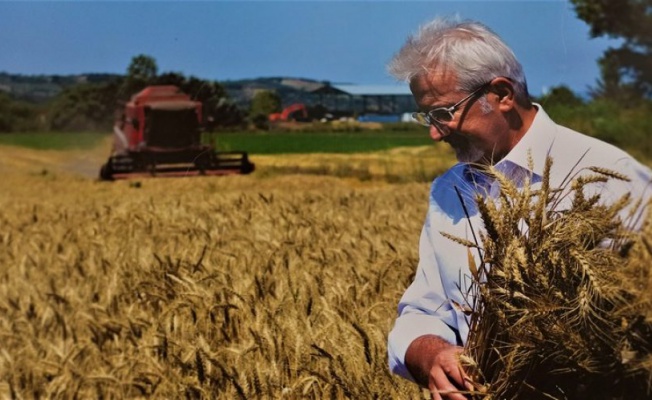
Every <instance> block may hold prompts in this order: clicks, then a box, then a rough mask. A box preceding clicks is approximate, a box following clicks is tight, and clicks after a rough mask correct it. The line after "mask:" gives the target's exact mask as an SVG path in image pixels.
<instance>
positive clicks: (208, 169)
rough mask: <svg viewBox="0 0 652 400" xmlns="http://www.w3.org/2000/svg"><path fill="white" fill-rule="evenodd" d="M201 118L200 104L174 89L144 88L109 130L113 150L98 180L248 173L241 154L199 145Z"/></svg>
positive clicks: (249, 169)
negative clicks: (111, 133)
mask: <svg viewBox="0 0 652 400" xmlns="http://www.w3.org/2000/svg"><path fill="white" fill-rule="evenodd" d="M201 115H202V104H201V103H200V102H198V101H193V100H191V99H190V97H189V96H188V95H186V94H185V93H183V92H181V90H180V89H179V88H178V87H176V86H149V87H147V88H145V89H143V90H142V91H140V92H139V93H137V94H135V95H134V96H132V97H131V100H130V101H129V102H128V103H127V105H126V107H125V109H124V114H123V116H122V118H120V120H119V121H117V122H116V124H115V126H114V127H113V134H114V135H113V150H112V153H111V156H110V157H109V160H108V161H107V162H106V163H105V164H104V165H102V168H101V169H100V179H102V180H113V179H120V178H129V177H133V176H134V175H154V176H188V175H198V174H201V175H223V174H248V173H250V172H252V171H253V170H254V164H252V163H251V162H250V161H249V157H248V155H247V153H246V152H243V151H228V152H218V151H216V150H215V148H214V147H213V146H212V145H208V144H203V143H202V141H201V129H200V126H201V122H202V121H201Z"/></svg>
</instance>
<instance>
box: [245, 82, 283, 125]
mask: <svg viewBox="0 0 652 400" xmlns="http://www.w3.org/2000/svg"><path fill="white" fill-rule="evenodd" d="M279 111H281V97H280V96H279V95H278V94H277V93H276V92H274V91H271V90H259V91H257V92H256V94H254V98H253V99H252V100H251V109H250V111H249V118H250V120H251V121H252V122H253V123H254V125H255V126H256V127H257V128H259V129H267V128H269V123H268V121H269V120H268V117H269V114H271V113H275V112H279Z"/></svg>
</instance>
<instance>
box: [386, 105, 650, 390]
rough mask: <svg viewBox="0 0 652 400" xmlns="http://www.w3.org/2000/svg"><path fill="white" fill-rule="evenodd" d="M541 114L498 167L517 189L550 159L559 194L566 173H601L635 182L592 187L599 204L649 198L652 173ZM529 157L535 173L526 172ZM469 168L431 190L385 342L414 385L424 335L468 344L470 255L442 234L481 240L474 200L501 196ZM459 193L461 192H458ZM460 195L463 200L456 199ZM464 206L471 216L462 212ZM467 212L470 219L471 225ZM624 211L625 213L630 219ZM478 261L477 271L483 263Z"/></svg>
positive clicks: (392, 363) (461, 167)
mask: <svg viewBox="0 0 652 400" xmlns="http://www.w3.org/2000/svg"><path fill="white" fill-rule="evenodd" d="M536 107H537V108H538V111H537V113H536V116H535V118H534V121H533V122H532V125H531V127H530V128H529V130H528V131H527V133H526V134H525V135H524V136H523V138H522V139H521V140H520V141H519V143H518V144H517V145H516V146H515V147H514V148H513V149H512V150H511V151H510V152H509V154H508V155H507V156H506V157H505V158H504V159H502V160H501V161H499V162H498V163H497V164H496V165H495V167H496V169H498V170H499V171H500V172H502V173H503V174H504V175H505V176H507V177H508V178H510V179H511V180H513V181H514V182H516V184H517V186H518V185H519V182H523V178H524V177H526V176H528V175H530V176H531V177H532V178H531V181H532V183H533V186H536V185H537V184H539V183H540V182H541V178H542V175H543V169H544V166H545V161H546V158H547V157H548V156H551V157H552V160H553V165H552V168H551V173H550V186H551V187H552V188H556V187H560V186H561V184H562V181H563V180H564V178H566V176H567V174H568V173H569V171H580V172H581V171H582V170H583V168H587V167H592V166H597V167H603V168H608V169H610V170H613V171H616V172H619V173H622V174H625V175H626V176H628V177H629V178H630V179H631V181H630V182H623V181H619V180H615V179H610V180H609V181H608V182H607V183H603V184H595V185H593V187H592V189H593V190H594V191H595V192H596V193H600V195H601V201H603V202H609V201H614V200H617V199H619V198H620V197H621V196H623V195H624V194H626V193H628V192H630V193H631V195H632V197H633V198H634V199H638V198H641V197H642V198H644V199H649V198H650V197H651V195H652V183H651V182H652V171H650V169H649V168H647V167H645V166H644V165H642V164H640V163H639V162H637V161H636V160H635V159H633V158H632V157H631V156H630V155H628V154H627V153H625V152H624V151H622V150H620V149H618V148H616V147H614V146H612V145H610V144H607V143H604V142H602V141H599V140H597V139H595V138H592V137H590V136H586V135H583V134H581V133H578V132H575V131H573V130H571V129H568V128H565V127H563V126H560V125H557V124H556V123H554V122H553V121H552V120H551V119H550V117H549V116H548V115H547V114H546V113H545V112H544V111H543V108H542V107H541V106H540V105H538V104H536ZM528 155H531V158H532V160H533V166H534V168H533V169H532V170H530V169H529V168H528ZM471 171H472V170H471V169H470V168H469V166H468V165H466V164H462V163H460V164H457V165H455V166H453V167H452V168H451V169H449V170H448V171H446V172H445V173H444V174H443V175H441V176H439V177H437V178H436V179H435V180H434V182H433V183H432V186H431V190H430V205H429V208H428V214H427V216H426V219H425V223H424V225H423V229H422V231H421V238H420V240H419V265H418V266H417V271H416V274H415V277H414V281H413V282H412V284H411V285H410V286H409V287H408V288H407V290H406V291H405V293H404V294H403V296H402V298H401V300H400V302H399V305H398V317H397V319H396V322H395V324H394V327H393V329H392V331H391V332H390V333H389V338H388V349H387V350H388V357H389V367H390V369H391V370H392V372H394V373H396V374H398V375H401V376H403V377H405V378H407V379H410V380H414V379H413V377H412V376H411V374H410V373H409V371H408V370H407V368H406V367H405V353H406V351H407V349H408V346H409V345H410V343H412V341H413V340H414V339H416V338H418V337H419V336H422V335H426V334H434V335H437V336H440V337H442V338H443V339H445V340H446V341H448V342H450V343H452V344H457V345H463V344H464V343H465V341H466V337H467V335H468V332H469V320H468V318H469V317H468V316H467V315H465V313H464V312H463V309H462V307H464V306H465V305H469V304H472V303H471V302H472V299H470V298H465V297H466V295H465V293H468V291H469V290H468V289H469V288H470V285H471V273H470V271H469V266H468V250H467V248H466V247H465V246H463V245H460V244H457V243H455V242H453V241H451V240H450V239H447V238H446V237H444V236H443V235H442V234H441V233H440V232H445V233H448V234H450V235H453V236H457V237H461V238H466V239H468V240H471V241H474V238H473V233H475V236H476V237H477V238H478V240H479V236H478V230H479V229H482V226H483V224H482V221H481V219H480V216H479V214H478V211H477V208H476V205H475V196H476V194H477V193H481V194H483V195H488V196H490V197H496V196H497V194H498V191H499V189H500V188H499V186H498V184H497V183H495V182H491V181H485V182H478V181H477V179H476V176H477V174H473V173H471ZM456 188H457V190H456ZM458 193H459V194H458ZM462 202H464V206H465V207H466V211H465V210H464V207H463V206H462ZM467 213H468V215H469V218H467ZM625 213H626V211H624V212H623V214H625ZM472 255H473V256H474V257H475V261H476V264H477V265H479V260H478V256H477V254H475V253H472Z"/></svg>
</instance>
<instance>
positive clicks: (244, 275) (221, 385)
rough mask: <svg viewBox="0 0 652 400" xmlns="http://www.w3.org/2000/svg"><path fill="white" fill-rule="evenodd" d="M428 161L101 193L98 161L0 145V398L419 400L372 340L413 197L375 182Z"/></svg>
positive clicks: (384, 314)
mask: <svg viewBox="0 0 652 400" xmlns="http://www.w3.org/2000/svg"><path fill="white" fill-rule="evenodd" d="M427 151H428V150H424V149H416V150H415V149H412V150H400V149H399V150H396V151H393V152H386V153H382V154H380V155H379V154H371V155H365V156H359V157H358V156H355V155H353V156H351V157H352V158H349V160H357V161H356V162H357V163H358V164H355V163H353V162H351V163H349V162H346V160H344V161H339V160H338V158H337V157H332V156H328V155H323V156H320V155H314V156H311V157H303V158H302V157H301V156H295V157H294V158H288V157H281V156H266V157H260V158H253V161H254V162H257V164H258V166H259V170H258V171H257V172H256V173H255V174H253V175H251V176H230V177H195V178H174V179H173V178H160V179H141V180H138V181H119V182H113V183H104V182H98V181H96V180H95V179H94V178H91V176H93V175H94V173H95V168H96V167H98V166H99V164H97V163H101V161H103V160H102V159H103V157H104V156H105V155H106V151H104V149H96V150H92V151H84V152H82V151H58V152H56V151H49V152H48V151H45V152H44V151H34V150H24V149H18V148H13V147H0V155H1V157H0V173H2V176H3V179H2V180H1V181H0V224H1V226H2V230H1V231H0V249H2V250H1V251H0V264H1V265H2V268H1V272H0V335H1V343H2V346H0V397H10V398H12V397H13V398H133V397H139V398H220V399H222V398H223V399H233V398H241V399H251V398H320V399H321V398H356V399H361V398H419V397H421V396H422V392H421V391H420V390H419V389H418V388H417V387H416V386H415V385H413V384H410V383H407V382H405V381H403V380H401V379H399V378H396V377H393V376H391V375H390V374H389V372H388V369H387V366H386V345H385V340H386V336H387V332H388V331H389V329H390V327H391V324H392V322H393V318H394V315H395V310H396V304H397V302H398V299H399V297H400V295H401V294H402V292H403V291H404V289H405V287H406V286H407V285H408V284H409V282H410V281H411V278H412V274H413V273H414V269H415V266H416V262H417V241H418V235H419V231H420V228H421V224H422V221H423V217H424V215H425V211H426V207H427V192H428V183H425V182H414V183H405V182H402V183H388V182H387V181H388V180H389V181H395V179H393V178H391V179H383V178H378V177H379V176H381V175H383V174H385V177H389V176H407V175H409V174H410V172H409V171H413V172H414V173H415V174H417V175H418V174H423V173H424V172H423V170H422V169H421V170H419V168H417V169H414V168H415V167H414V165H415V163H414V162H413V161H411V160H414V157H415V155H416V156H419V157H421V158H422V159H424V161H422V162H426V163H428V162H429V160H428V157H429V153H427ZM356 157H357V158H356ZM292 160H293V161H292ZM433 160H434V159H433ZM433 160H430V161H432V162H431V163H430V164H428V165H429V166H432V163H434V161H433ZM438 162H440V163H444V162H445V160H444V161H442V160H439V161H438ZM351 165H362V167H356V168H353V169H352V167H351ZM402 166H403V167H402ZM443 167H444V166H442V168H443ZM401 168H406V169H405V170H402V169H401ZM410 168H412V169H410ZM361 170H362V171H367V173H366V174H363V175H359V176H356V174H355V171H361ZM279 171H281V172H283V173H280V172H279ZM306 171H307V172H308V173H305V172H306ZM302 172H303V173H302ZM347 173H350V175H351V177H347V176H346V175H347ZM318 174H321V175H318ZM329 174H330V175H331V176H329ZM332 175H336V176H332ZM415 176H416V175H415Z"/></svg>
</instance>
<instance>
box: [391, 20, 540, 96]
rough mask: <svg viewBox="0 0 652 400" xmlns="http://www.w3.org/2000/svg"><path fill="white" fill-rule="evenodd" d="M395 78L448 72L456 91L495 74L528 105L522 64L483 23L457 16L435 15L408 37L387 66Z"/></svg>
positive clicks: (484, 80) (481, 82)
mask: <svg viewBox="0 0 652 400" xmlns="http://www.w3.org/2000/svg"><path fill="white" fill-rule="evenodd" d="M388 70H389V72H390V73H391V74H392V75H393V76H394V77H396V78H397V79H399V80H403V81H406V82H410V81H411V80H412V79H414V78H415V77H417V76H419V75H422V74H424V73H431V72H434V71H441V72H446V71H451V72H453V73H454V74H455V75H456V77H457V85H458V88H457V89H459V90H464V91H471V90H474V89H476V88H477V87H479V86H480V85H483V84H485V83H487V82H489V81H491V80H492V79H494V78H496V77H505V78H509V79H510V80H511V81H512V83H513V84H514V92H515V97H516V100H517V101H518V102H519V103H520V104H523V105H529V104H530V101H529V98H528V96H529V95H528V91H527V83H526V81H525V74H524V73H523V67H521V64H520V63H519V62H518V60H517V59H516V56H515V55H514V52H513V51H512V50H511V49H510V48H509V47H508V46H507V45H506V44H505V43H504V42H503V41H502V40H501V39H500V37H499V36H498V35H497V34H496V33H494V32H493V31H492V30H491V29H489V28H488V27H487V26H485V25H483V24H481V23H479V22H475V21H468V20H467V21H459V19H458V18H455V19H447V18H436V19H434V20H433V21H431V22H429V23H427V24H426V25H423V26H421V27H420V28H419V31H418V32H417V33H416V34H414V35H411V36H409V37H408V39H407V41H406V42H405V44H404V45H403V47H402V48H401V49H400V50H399V51H398V53H396V55H395V56H394V57H393V58H392V60H391V61H390V63H389V65H388Z"/></svg>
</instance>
